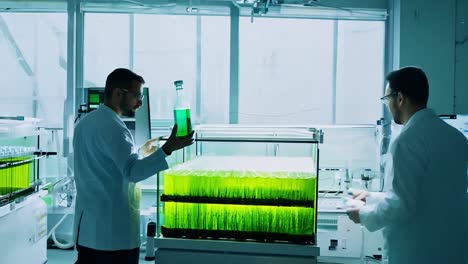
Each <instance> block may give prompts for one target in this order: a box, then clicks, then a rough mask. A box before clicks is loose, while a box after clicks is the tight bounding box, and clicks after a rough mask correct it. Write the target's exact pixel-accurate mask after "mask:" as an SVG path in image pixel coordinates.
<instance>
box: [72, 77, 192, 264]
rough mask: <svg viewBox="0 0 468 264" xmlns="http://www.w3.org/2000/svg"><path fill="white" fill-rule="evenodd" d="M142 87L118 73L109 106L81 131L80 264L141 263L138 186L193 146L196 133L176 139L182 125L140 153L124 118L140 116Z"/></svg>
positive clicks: (77, 134)
mask: <svg viewBox="0 0 468 264" xmlns="http://www.w3.org/2000/svg"><path fill="white" fill-rule="evenodd" d="M142 84H144V80H143V78H142V77H141V76H139V75H137V74H135V73H134V72H132V71H130V70H128V69H122V68H120V69H116V70H114V71H113V72H111V73H110V74H109V76H108V77H107V80H106V87H105V91H104V93H105V100H104V104H103V105H101V106H100V107H99V108H98V109H97V110H94V111H92V112H91V113H89V114H88V115H87V116H86V117H84V118H83V119H82V120H81V121H80V123H78V125H77V126H76V128H75V131H74V139H73V148H74V168H75V170H74V173H75V181H76V189H77V198H76V207H75V222H74V238H75V242H76V247H77V250H78V259H77V262H76V263H78V264H81V263H86V264H93V263H96V264H97V263H99V264H105V263H126V264H127V263H128V264H135V263H138V258H139V246H140V241H139V239H140V233H139V232H140V231H139V230H140V226H139V225H140V222H139V217H140V212H139V199H138V195H135V194H136V192H135V183H137V182H139V181H142V180H145V179H147V178H149V177H151V176H153V175H154V174H156V173H158V172H160V171H163V170H166V169H167V168H168V164H167V162H166V157H167V156H168V155H170V154H171V153H172V152H173V151H175V150H178V149H182V148H184V147H186V146H189V145H191V144H192V143H193V132H192V131H191V132H190V133H188V134H186V136H183V137H179V136H176V134H177V130H178V128H177V124H176V125H174V127H173V129H172V133H171V135H170V136H169V138H168V139H167V141H166V143H165V144H164V145H163V146H162V147H161V148H160V149H157V148H156V147H154V146H153V143H154V142H155V141H156V140H157V139H151V140H149V141H148V142H147V143H146V144H144V145H143V146H142V147H141V148H140V149H139V150H137V148H136V146H135V141H134V139H133V136H132V134H131V133H130V131H129V130H128V128H127V127H126V125H125V124H124V122H123V121H122V120H121V118H120V116H122V115H125V116H134V114H135V111H136V110H137V109H138V107H140V106H141V104H142V99H143V95H142V93H141V89H142V88H141V86H142ZM190 129H191V128H190Z"/></svg>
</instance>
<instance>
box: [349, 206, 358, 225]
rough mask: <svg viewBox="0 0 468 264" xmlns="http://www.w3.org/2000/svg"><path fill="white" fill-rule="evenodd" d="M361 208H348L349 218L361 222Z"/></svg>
mask: <svg viewBox="0 0 468 264" xmlns="http://www.w3.org/2000/svg"><path fill="white" fill-rule="evenodd" d="M360 210H361V207H349V208H348V209H347V210H346V213H347V214H348V217H349V219H351V221H353V222H354V223H356V224H359V223H361V219H359V211H360Z"/></svg>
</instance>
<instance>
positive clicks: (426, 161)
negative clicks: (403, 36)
mask: <svg viewBox="0 0 468 264" xmlns="http://www.w3.org/2000/svg"><path fill="white" fill-rule="evenodd" d="M386 80H387V85H386V89H385V96H383V97H382V98H381V100H382V102H383V103H384V104H385V105H387V107H388V110H389V111H390V112H391V113H392V116H393V120H394V121H395V123H397V124H401V125H403V128H402V130H401V132H400V134H399V135H398V137H397V138H396V139H395V140H394V142H392V144H391V147H390V156H391V159H390V161H389V162H390V171H389V172H388V174H389V175H390V178H392V180H391V181H390V182H391V186H388V188H386V189H387V191H386V192H384V193H374V192H372V193H370V192H367V191H355V192H354V193H353V196H354V199H357V200H361V201H363V202H364V203H354V204H357V205H355V206H353V207H349V208H348V216H349V218H350V219H351V220H353V221H354V222H355V223H361V224H362V225H364V226H365V227H366V228H367V229H368V230H370V231H375V230H379V229H381V228H384V229H383V233H384V237H385V240H386V247H387V250H388V263H390V264H410V263H411V264H423V263H424V264H427V263H459V264H465V263H468V262H467V252H468V250H467V249H468V246H467V245H468V244H467V242H468V241H467V240H468V232H467V230H468V228H467V224H468V198H467V188H468V178H467V165H468V141H467V139H466V137H465V136H464V135H463V134H462V133H460V132H459V131H458V130H456V129H455V128H453V127H451V126H450V125H448V124H446V123H445V122H444V121H443V120H441V119H440V118H439V117H438V116H437V115H436V114H435V113H434V111H433V110H431V109H428V108H427V101H428V97H429V84H428V80H427V78H426V74H425V73H424V72H423V71H422V70H421V69H420V68H417V67H405V68H402V69H399V70H396V71H393V72H391V73H390V74H388V75H387V77H386ZM384 263H385V262H384Z"/></svg>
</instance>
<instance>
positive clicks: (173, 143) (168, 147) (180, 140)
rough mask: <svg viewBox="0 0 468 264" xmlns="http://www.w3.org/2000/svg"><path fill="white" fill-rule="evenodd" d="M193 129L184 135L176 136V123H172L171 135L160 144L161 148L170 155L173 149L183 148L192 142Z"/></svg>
mask: <svg viewBox="0 0 468 264" xmlns="http://www.w3.org/2000/svg"><path fill="white" fill-rule="evenodd" d="M194 132H195V131H192V133H190V134H188V135H187V136H185V137H176V134H177V124H175V125H174V127H173V128H172V132H171V135H170V136H169V138H168V139H167V141H166V143H164V145H163V146H162V150H163V151H164V152H165V153H166V154H167V155H171V153H172V152H173V151H174V150H178V149H181V148H185V147H187V146H190V145H192V144H193V134H194Z"/></svg>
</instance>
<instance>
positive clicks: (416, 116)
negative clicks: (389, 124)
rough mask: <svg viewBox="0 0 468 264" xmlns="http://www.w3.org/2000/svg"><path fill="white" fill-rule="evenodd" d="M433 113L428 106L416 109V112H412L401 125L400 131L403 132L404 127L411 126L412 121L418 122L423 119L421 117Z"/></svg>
mask: <svg viewBox="0 0 468 264" xmlns="http://www.w3.org/2000/svg"><path fill="white" fill-rule="evenodd" d="M435 115H436V114H435V112H434V110H432V109H430V108H423V109H421V110H419V111H417V112H416V113H414V114H413V115H412V116H411V117H410V118H409V119H408V122H406V124H405V125H404V126H403V128H402V129H401V132H403V131H405V130H406V129H408V128H409V127H411V126H412V125H413V124H414V123H417V122H419V120H423V119H426V118H428V117H433V116H435Z"/></svg>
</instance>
